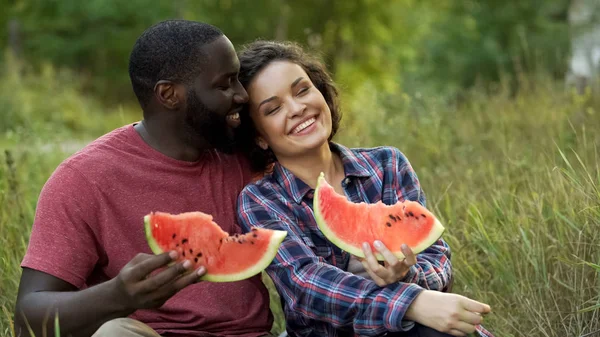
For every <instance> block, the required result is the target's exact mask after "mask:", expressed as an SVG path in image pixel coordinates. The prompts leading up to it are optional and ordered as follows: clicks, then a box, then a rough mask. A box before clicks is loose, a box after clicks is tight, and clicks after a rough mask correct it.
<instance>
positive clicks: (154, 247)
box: [144, 215, 163, 255]
mask: <svg viewBox="0 0 600 337" xmlns="http://www.w3.org/2000/svg"><path fill="white" fill-rule="evenodd" d="M144 231H145V232H146V240H147V241H148V246H150V249H151V250H152V252H153V253H154V254H156V255H158V254H162V253H163V251H162V249H160V247H159V246H158V243H156V240H154V237H153V236H152V227H151V226H150V215H146V216H144Z"/></svg>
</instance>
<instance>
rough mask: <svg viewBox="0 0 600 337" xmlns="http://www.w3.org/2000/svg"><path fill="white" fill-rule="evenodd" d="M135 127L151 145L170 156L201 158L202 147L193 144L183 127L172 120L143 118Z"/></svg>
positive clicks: (186, 158) (190, 159) (195, 159)
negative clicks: (187, 138) (186, 136)
mask: <svg viewBox="0 0 600 337" xmlns="http://www.w3.org/2000/svg"><path fill="white" fill-rule="evenodd" d="M134 128H135V130H136V131H137V133H138V134H139V135H140V136H141V137H142V139H143V140H144V141H145V142H146V143H147V144H148V145H149V146H151V147H152V148H154V149H155V150H156V151H158V152H160V153H162V154H164V155H166V156H168V157H171V158H174V159H177V160H182V161H189V162H194V161H197V160H198V159H200V156H201V154H202V148H201V147H199V146H192V145H191V144H190V143H191V142H190V141H188V140H186V139H185V132H184V131H183V130H181V127H178V126H176V125H173V123H172V122H170V123H169V121H154V120H150V121H149V120H142V121H141V122H140V123H137V124H136V125H135V127H134Z"/></svg>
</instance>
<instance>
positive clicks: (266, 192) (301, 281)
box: [238, 143, 492, 336]
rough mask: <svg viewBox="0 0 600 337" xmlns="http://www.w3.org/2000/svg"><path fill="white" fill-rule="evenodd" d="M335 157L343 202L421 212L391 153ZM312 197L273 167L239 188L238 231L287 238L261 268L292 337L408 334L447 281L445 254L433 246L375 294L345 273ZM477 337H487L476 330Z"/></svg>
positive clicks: (344, 151)
mask: <svg viewBox="0 0 600 337" xmlns="http://www.w3.org/2000/svg"><path fill="white" fill-rule="evenodd" d="M331 149H332V151H334V152H336V153H338V154H339V155H340V156H341V159H342V162H343V165H344V172H345V179H344V181H343V182H342V187H343V189H344V192H345V194H346V197H347V198H348V200H350V201H352V202H355V203H359V202H367V203H376V202H378V201H380V200H381V201H383V203H385V204H388V205H392V204H395V203H397V202H398V201H404V200H406V199H409V200H415V201H417V200H418V201H419V202H420V203H421V204H422V205H424V206H425V203H426V201H425V194H424V193H423V190H422V189H421V187H420V185H419V181H418V178H417V176H416V174H415V172H414V170H413V169H412V167H411V165H410V163H409V162H408V160H407V159H406V157H405V156H404V155H403V154H402V153H401V152H400V151H399V150H398V149H396V148H392V147H377V148H372V149H348V148H346V147H343V146H341V145H339V144H335V143H331ZM313 196H314V189H311V188H310V187H309V186H308V185H306V184H305V183H304V182H303V181H302V180H300V179H298V178H296V177H295V176H294V175H293V174H292V173H291V172H290V171H288V170H287V169H286V168H284V167H283V166H281V165H279V164H277V163H276V164H275V165H274V167H273V171H272V173H269V174H267V175H266V176H265V177H263V179H261V180H259V181H257V182H255V183H253V184H250V185H248V186H246V187H245V188H244V190H243V191H242V193H241V194H240V197H239V204H238V218H239V220H240V224H241V226H242V228H243V230H244V231H249V230H250V228H251V227H254V226H256V227H264V228H270V229H277V230H284V231H287V232H288V235H287V237H286V238H285V240H284V242H283V243H282V245H281V247H280V249H279V251H278V253H277V256H276V257H275V259H274V260H273V262H272V263H271V264H270V266H269V267H268V268H267V270H266V271H267V273H268V274H269V276H270V277H271V278H272V279H273V281H274V283H275V286H276V287H277V290H278V292H279V294H280V296H281V300H282V302H283V307H284V312H285V316H286V325H287V326H286V328H287V332H288V334H290V335H291V336H351V335H352V334H353V333H352V332H354V334H357V335H361V336H378V335H385V333H386V332H391V331H406V330H408V329H410V328H412V327H413V326H414V324H412V322H408V321H403V317H404V314H405V313H406V310H407V309H408V307H409V305H410V304H411V303H412V301H413V300H414V299H415V297H416V296H417V295H418V294H419V293H420V292H421V291H422V290H423V289H431V290H443V289H444V288H445V287H446V286H447V285H448V282H449V280H450V278H451V274H452V265H451V263H450V248H449V246H448V245H447V244H446V242H444V240H442V239H439V240H438V241H437V242H435V243H434V244H433V245H432V246H430V247H429V248H427V249H426V250H425V251H423V252H421V253H420V254H418V255H417V264H416V265H415V266H412V267H411V269H410V271H409V272H408V274H407V275H406V277H405V279H403V280H402V282H397V283H394V284H390V285H387V286H385V287H379V286H378V285H377V284H375V282H373V281H372V280H369V279H366V278H363V277H361V276H357V275H354V274H351V273H349V272H347V271H346V270H347V268H348V262H349V258H350V256H349V253H346V252H344V251H342V250H340V249H339V248H337V247H336V246H334V245H333V244H331V243H330V242H329V241H328V240H327V239H326V238H325V236H323V234H322V233H321V232H320V230H319V228H318V227H317V224H316V221H315V218H314V213H313V209H312V207H313ZM478 331H479V333H480V335H482V336H492V335H491V334H490V333H489V332H487V331H486V330H485V329H483V328H482V327H481V326H478Z"/></svg>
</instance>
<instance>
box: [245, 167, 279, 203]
mask: <svg viewBox="0 0 600 337" xmlns="http://www.w3.org/2000/svg"><path fill="white" fill-rule="evenodd" d="M278 191H279V185H278V184H277V181H276V180H275V179H274V178H273V176H272V174H269V173H266V174H261V175H260V176H255V177H254V179H253V180H252V181H251V182H249V183H248V184H246V185H245V186H244V188H242V191H241V192H240V198H241V199H244V198H250V199H254V200H255V201H260V202H266V201H268V200H276V199H278V198H277V193H278Z"/></svg>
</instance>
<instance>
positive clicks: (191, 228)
mask: <svg viewBox="0 0 600 337" xmlns="http://www.w3.org/2000/svg"><path fill="white" fill-rule="evenodd" d="M212 220H213V218H212V216H210V215H208V214H205V213H202V212H188V213H181V214H177V215H172V214H169V213H162V212H153V213H151V214H148V215H146V216H145V217H144V222H145V229H146V238H147V240H148V244H149V246H150V248H151V249H152V251H153V252H154V253H155V254H161V253H163V252H168V251H171V250H175V251H177V252H178V253H179V254H178V256H179V257H178V261H184V260H189V261H190V262H192V263H193V264H194V267H193V269H194V270H195V269H197V268H199V267H200V266H205V267H206V274H205V275H204V276H202V278H201V279H203V280H205V281H212V282H232V281H238V280H242V279H246V278H249V277H252V276H254V275H256V274H258V273H260V272H261V271H262V270H264V269H265V268H266V267H267V266H268V265H269V264H270V263H271V261H272V260H273V258H274V257H275V255H276V253H277V249H278V248H279V245H280V244H281V242H282V241H283V239H284V238H285V236H286V235H287V233H286V232H285V231H275V230H270V229H263V228H253V229H252V231H251V232H250V233H247V234H235V235H233V236H229V234H228V233H227V232H225V231H223V230H222V229H221V227H219V225H217V224H216V223H215V222H213V221H212Z"/></svg>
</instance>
